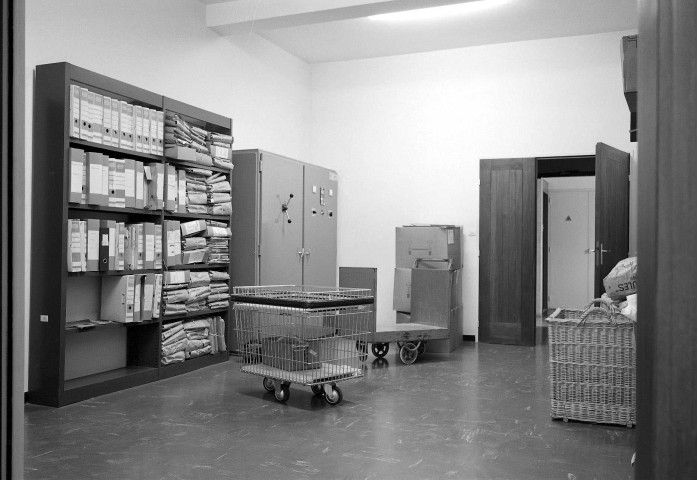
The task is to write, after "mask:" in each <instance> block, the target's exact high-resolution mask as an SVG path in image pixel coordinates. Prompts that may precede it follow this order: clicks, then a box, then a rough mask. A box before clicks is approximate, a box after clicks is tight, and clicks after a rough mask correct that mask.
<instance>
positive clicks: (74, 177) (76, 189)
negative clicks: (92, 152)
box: [68, 148, 87, 203]
mask: <svg viewBox="0 0 697 480" xmlns="http://www.w3.org/2000/svg"><path fill="white" fill-rule="evenodd" d="M86 162H87V159H86V156H85V152H84V151H83V150H80V149H79V148H71V149H70V195H69V196H68V201H69V202H70V203H82V194H83V191H84V189H85V185H84V184H83V182H82V179H83V171H84V169H85V168H86V165H87V164H86Z"/></svg>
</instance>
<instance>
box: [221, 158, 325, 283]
mask: <svg viewBox="0 0 697 480" xmlns="http://www.w3.org/2000/svg"><path fill="white" fill-rule="evenodd" d="M232 161H233V164H234V165H235V168H234V170H233V173H232V186H233V188H232V190H233V194H232V209H233V215H232V218H233V220H232V238H231V243H230V252H231V255H230V262H231V267H232V268H231V270H232V273H231V284H232V285H319V286H335V285H336V284H337V283H336V270H337V268H336V250H337V248H336V245H337V229H336V222H337V193H338V192H337V188H338V177H337V174H336V172H335V171H333V170H329V169H326V168H323V167H319V166H316V165H310V164H307V163H303V162H300V161H297V160H294V159H291V158H287V157H284V156H281V155H276V154H274V153H270V152H266V151H263V150H236V151H234V152H233V158H232Z"/></svg>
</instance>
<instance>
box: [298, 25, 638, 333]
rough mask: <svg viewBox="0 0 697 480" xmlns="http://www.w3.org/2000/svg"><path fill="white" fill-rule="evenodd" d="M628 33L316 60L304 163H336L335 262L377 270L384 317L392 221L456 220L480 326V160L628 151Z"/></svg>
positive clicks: (473, 317)
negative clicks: (599, 147) (624, 40)
mask: <svg viewBox="0 0 697 480" xmlns="http://www.w3.org/2000/svg"><path fill="white" fill-rule="evenodd" d="M629 33H634V32H616V33H610V34H599V35H590V36H582V37H569V38H561V39H552V40H540V41H529V42H520V43H513V44H502V45H491V46H483V47H473V48H464V49H455V50H447V51H440V52H434V53H424V54H415V55H404V56H397V57H388V58H377V59H369V60H356V61H348V62H339V63H326V64H318V65H313V67H312V122H311V123H312V157H311V161H312V162H313V163H318V164H322V165H324V166H327V167H330V168H334V169H336V170H337V171H338V173H339V181H340V184H341V188H340V189H339V217H338V218H339V259H338V260H339V265H340V266H374V267H377V268H378V299H377V302H378V328H380V325H385V324H390V323H393V322H394V312H393V311H392V310H391V306H392V302H391V299H392V281H393V278H392V275H393V269H394V264H395V260H394V255H395V247H394V242H395V238H394V228H395V227H396V226H399V225H402V224H407V223H451V224H459V225H462V226H463V227H464V232H465V247H464V248H465V255H464V259H463V261H464V281H463V303H464V328H463V332H464V334H465V335H476V334H477V325H478V319H477V315H478V225H479V187H478V182H477V181H478V178H479V160H480V159H482V158H503V157H521V156H553V155H575V154H594V152H595V144H596V142H604V143H607V144H609V145H612V146H615V147H617V148H620V149H623V150H625V151H633V150H634V144H631V143H630V142H629V133H628V131H629V110H628V108H627V104H626V101H625V99H624V96H623V93H622V69H621V61H620V39H621V37H622V36H623V35H627V34H629ZM630 227H631V229H632V235H633V232H634V231H635V229H634V227H633V226H630Z"/></svg>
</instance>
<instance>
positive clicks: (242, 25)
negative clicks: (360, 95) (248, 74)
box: [199, 0, 638, 63]
mask: <svg viewBox="0 0 697 480" xmlns="http://www.w3.org/2000/svg"><path fill="white" fill-rule="evenodd" d="M199 1H200V2H201V3H204V4H206V7H205V8H206V23H207V25H208V27H209V28H211V29H213V30H215V31H216V32H218V33H219V34H220V35H224V36H230V37H238V38H242V39H243V38H246V37H248V36H249V35H250V34H252V33H255V34H257V35H259V36H261V37H263V38H265V39H267V40H268V41H270V42H272V43H274V44H276V45H277V46H279V47H280V48H282V49H284V50H286V51H288V52H290V53H291V54H293V55H295V56H297V57H298V58H301V59H302V60H304V61H306V62H308V63H320V62H332V61H342V60H352V59H359V58H371V57H382V56H389V55H401V54H408V53H418V52H428V51H434V50H445V49H450V48H461V47H470V46H476V45H487V44H494V43H506V42H518V41H524V40H537V39H544V38H555V37H568V36H576V35H588V34H595V33H603V32H614V31H623V30H635V29H637V28H638V13H637V0H199ZM488 2H491V5H489V4H488ZM463 3H465V4H469V5H468V6H465V7H472V8H471V11H470V12H467V13H463V14H454V13H450V14H449V15H448V16H446V17H443V18H440V19H430V20H412V21H405V22H386V21H378V20H375V19H371V18H369V17H370V16H372V15H376V14H384V13H390V12H398V11H405V10H415V9H420V8H426V7H433V6H443V5H446V6H447V5H452V4H463ZM445 8H449V7H445Z"/></svg>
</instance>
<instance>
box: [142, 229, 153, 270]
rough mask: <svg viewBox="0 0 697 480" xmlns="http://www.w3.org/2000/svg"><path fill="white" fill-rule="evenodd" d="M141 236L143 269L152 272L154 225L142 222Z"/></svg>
mask: <svg viewBox="0 0 697 480" xmlns="http://www.w3.org/2000/svg"><path fill="white" fill-rule="evenodd" d="M143 235H144V239H145V254H144V258H143V268H144V269H146V270H152V269H154V268H155V224H154V223H151V222H144V223H143Z"/></svg>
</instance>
